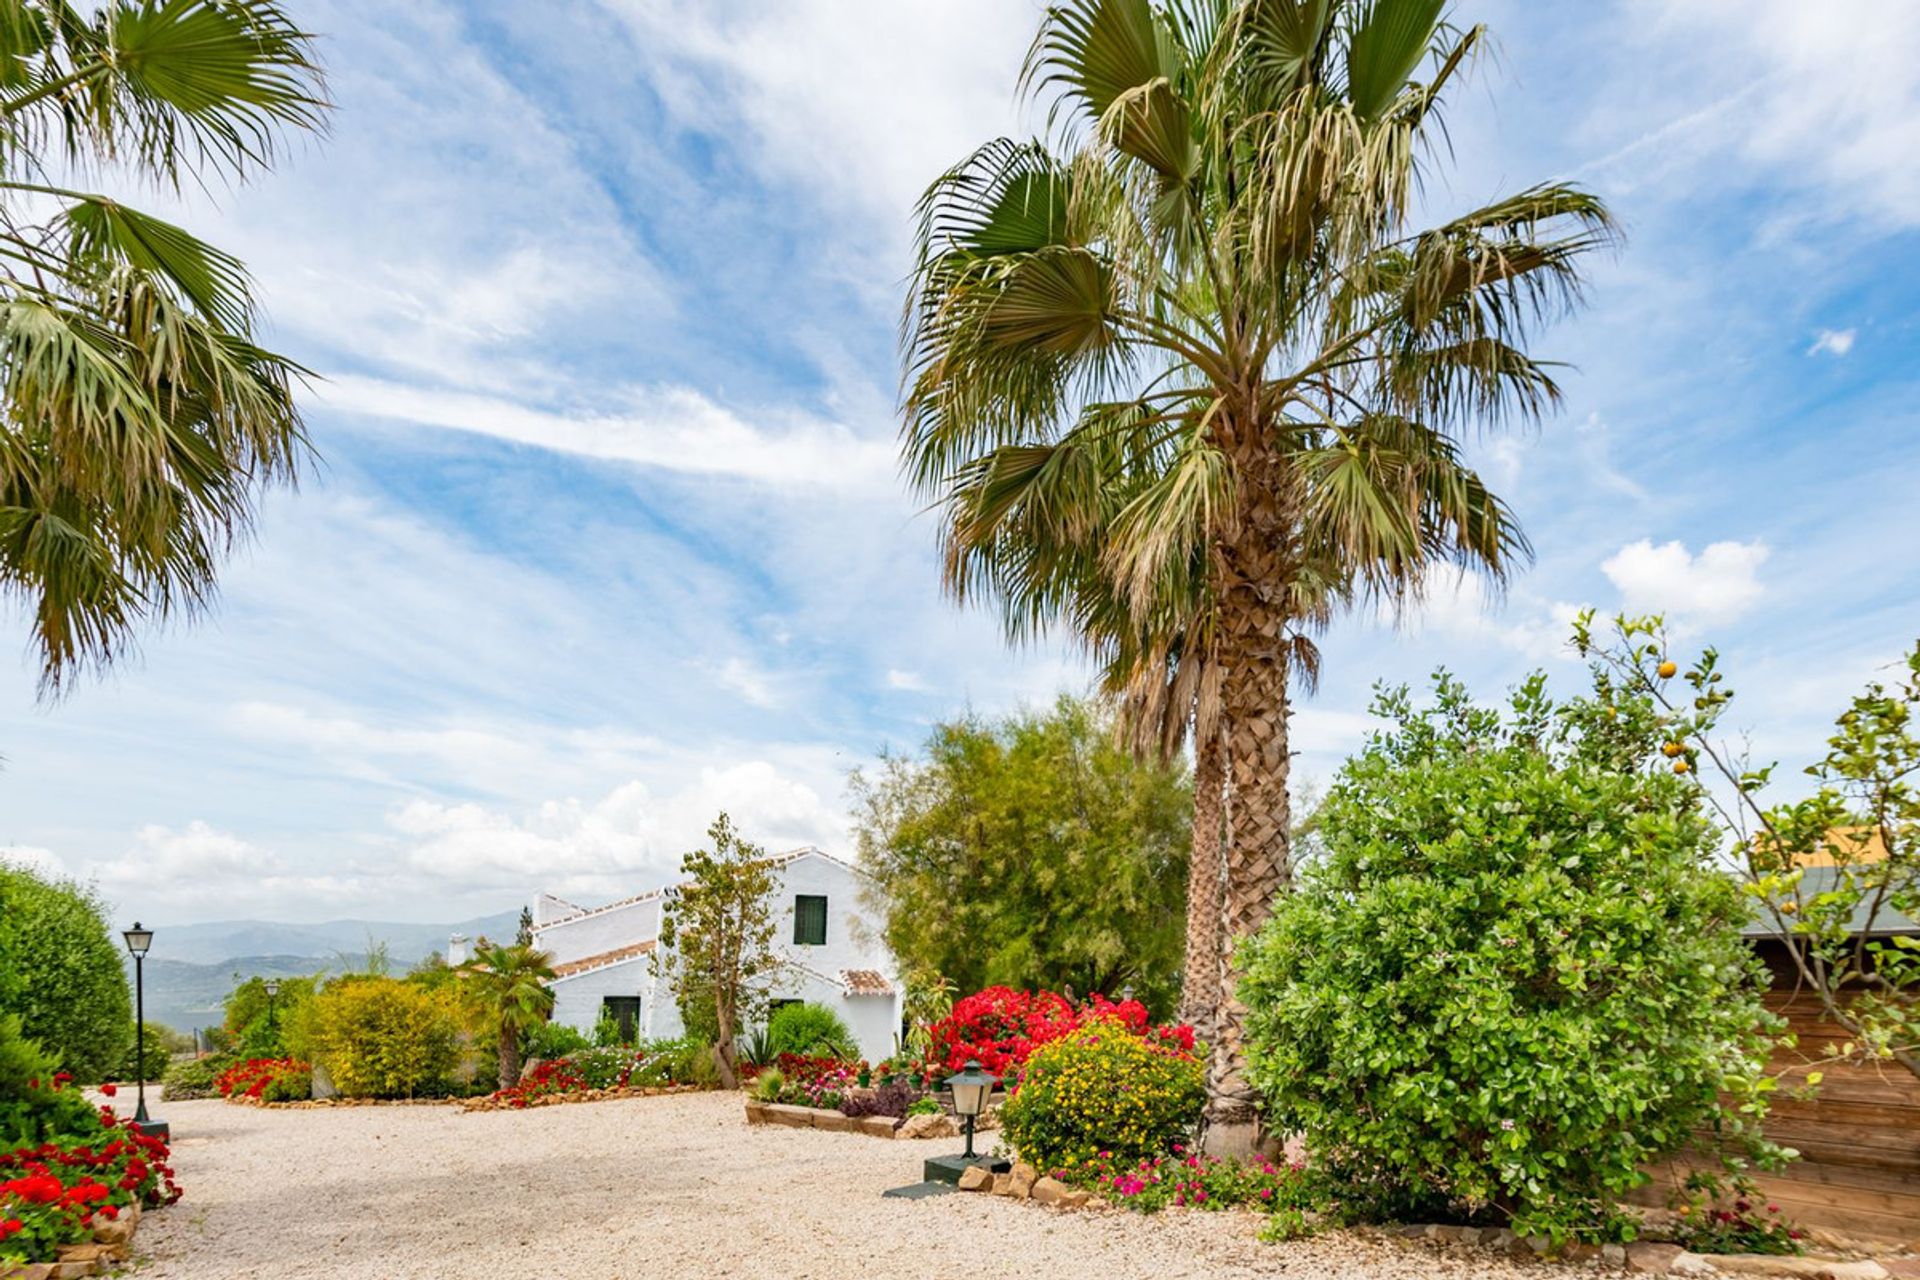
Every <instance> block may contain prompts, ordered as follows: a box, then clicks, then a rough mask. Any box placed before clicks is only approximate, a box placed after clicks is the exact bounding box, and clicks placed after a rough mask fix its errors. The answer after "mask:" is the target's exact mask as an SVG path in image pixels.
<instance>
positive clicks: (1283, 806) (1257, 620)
mask: <svg viewBox="0 0 1920 1280" xmlns="http://www.w3.org/2000/svg"><path fill="white" fill-rule="evenodd" d="M1262 434H1263V433H1260V432H1250V433H1249V437H1250V438H1249V439H1246V440H1243V441H1239V442H1236V443H1238V444H1239V445H1240V449H1239V452H1240V457H1239V458H1238V459H1237V461H1238V462H1239V465H1240V476H1241V494H1240V512H1239V517H1240V518H1239V522H1238V527H1237V529H1236V530H1235V534H1234V536H1233V537H1232V538H1230V539H1228V540H1226V541H1225V542H1223V544H1222V545H1221V547H1220V554H1219V568H1220V571H1221V587H1222V590H1221V594H1220V615H1219V624H1220V648H1219V660H1220V663H1221V689H1220V709H1221V715H1222V717H1223V723H1224V725H1225V730H1224V732H1225V737H1226V749H1227V796H1228V801H1227V823H1226V827H1227V839H1226V899H1225V900H1226V914H1225V919H1224V920H1223V926H1224V930H1225V937H1224V939H1223V951H1224V956H1225V959H1224V961H1223V964H1222V973H1221V985H1220V1002H1219V1006H1218V1009H1217V1013H1216V1021H1215V1025H1214V1040H1213V1055H1212V1058H1211V1060H1210V1061H1209V1062H1208V1066H1207V1130H1208V1136H1207V1145H1208V1147H1209V1149H1210V1150H1213V1151H1216V1152H1222V1153H1232V1152H1246V1151H1251V1150H1252V1149H1253V1147H1254V1146H1255V1145H1257V1143H1258V1140H1259V1130H1258V1120H1259V1096H1258V1094H1256V1093H1255V1091H1254V1089H1253V1084H1252V1081H1251V1080H1250V1079H1249V1078H1248V1074H1247V1060H1246V1014H1247V1011H1246V1008H1245V1006H1243V1005H1242V1004H1241V1003H1240V1001H1239V999H1238V997H1237V995H1236V993H1235V987H1236V985H1237V982H1236V969H1235V966H1234V960H1233V956H1234V951H1235V950H1236V949H1237V948H1238V946H1239V945H1240V944H1241V943H1242V942H1243V941H1245V940H1246V939H1247V938H1248V937H1251V936H1252V935H1253V934H1255V933H1257V932H1259V930H1260V927H1261V926H1262V925H1264V924H1265V923H1266V922H1267V916H1268V914H1269V913H1270V911H1271V910H1272V905H1273V900H1274V898H1275V897H1276V896H1278V895H1279V894H1280V893H1281V892H1282V891H1284V890H1285V889H1286V887H1287V885H1288V883H1289V882H1290V881H1291V878H1292V865H1291V861H1290V852H1291V851H1290V847H1289V846H1290V839H1289V836H1290V832H1291V825H1292V804H1291V801H1290V799H1289V797H1288V794H1287V774H1288V771H1289V768H1290V766H1291V764H1292V760H1291V758H1290V752H1289V749H1288V743H1287V717H1288V712H1289V707H1288V701H1287V668H1288V662H1289V659H1290V636H1289V634H1288V623H1289V621H1290V619H1291V609H1290V608H1289V601H1290V595H1289V592H1290V589H1291V587H1292V585H1293V584H1292V583H1291V581H1290V579H1291V577H1292V571H1293V565H1292V555H1291V552H1292V545H1293V532H1294V531H1293V527H1292V525H1293V521H1292V520H1291V519H1290V518H1289V505H1290V504H1289V503H1288V502H1287V500H1286V497H1285V494H1286V491H1287V490H1286V484H1285V479H1284V477H1283V476H1282V475H1281V474H1280V468H1281V467H1282V466H1283V465H1284V464H1283V463H1280V462H1278V461H1277V460H1276V459H1274V458H1272V457H1271V456H1270V455H1268V454H1267V453H1266V449H1265V443H1266V442H1265V441H1264V440H1263V439H1261V438H1260V437H1261V436H1262Z"/></svg>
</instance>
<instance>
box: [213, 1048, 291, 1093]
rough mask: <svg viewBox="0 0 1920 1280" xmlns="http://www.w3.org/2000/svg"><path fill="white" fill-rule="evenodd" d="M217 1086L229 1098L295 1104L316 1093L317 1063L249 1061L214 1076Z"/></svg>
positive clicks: (239, 1063)
mask: <svg viewBox="0 0 1920 1280" xmlns="http://www.w3.org/2000/svg"><path fill="white" fill-rule="evenodd" d="M213 1087H214V1088H215V1089H217V1090H219V1091H220V1096H221V1097H223V1098H227V1099H233V1098H257V1099H259V1100H260V1101H262V1102H295V1101H298V1100H300V1099H302V1098H307V1097H311V1096H312V1093H313V1064H312V1063H310V1062H301V1061H300V1060H299V1059H297V1058H249V1059H247V1060H246V1061H245V1062H238V1063H235V1064H234V1065H233V1066H231V1067H228V1068H227V1069H226V1070H225V1071H222V1072H221V1073H220V1074H219V1075H218V1076H215V1077H214V1081H213Z"/></svg>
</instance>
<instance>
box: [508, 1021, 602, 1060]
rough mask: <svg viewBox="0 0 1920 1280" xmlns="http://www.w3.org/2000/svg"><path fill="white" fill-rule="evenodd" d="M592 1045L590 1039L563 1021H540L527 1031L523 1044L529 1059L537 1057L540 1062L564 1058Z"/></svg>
mask: <svg viewBox="0 0 1920 1280" xmlns="http://www.w3.org/2000/svg"><path fill="white" fill-rule="evenodd" d="M593 1047H594V1045H593V1041H592V1040H590V1039H588V1038H587V1037H586V1036H584V1035H582V1034H580V1033H579V1032H578V1031H576V1030H574V1029H573V1028H572V1027H570V1026H568V1025H567V1024H566V1023H564V1022H543V1023H541V1024H540V1025H539V1026H538V1027H535V1028H534V1029H533V1030H532V1031H530V1032H528V1033H527V1038H526V1041H525V1044H524V1045H523V1048H524V1049H525V1051H526V1056H527V1057H528V1058H529V1059H533V1058H538V1059H540V1060H541V1061H542V1062H552V1061H553V1060H554V1059H555V1058H564V1057H567V1056H568V1055H569V1054H575V1053H579V1052H580V1051H581V1050H582V1049H591V1048H593Z"/></svg>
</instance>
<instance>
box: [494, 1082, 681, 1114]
mask: <svg viewBox="0 0 1920 1280" xmlns="http://www.w3.org/2000/svg"><path fill="white" fill-rule="evenodd" d="M706 1091H707V1087H706V1086H705V1085H699V1084H649V1085H638V1086H635V1085H622V1086H618V1087H615V1088H610V1089H575V1090H571V1091H569V1092H567V1093H543V1094H541V1095H540V1096H539V1097H536V1098H496V1097H494V1096H493V1095H492V1094H488V1095H486V1096H485V1097H480V1098H459V1099H456V1101H458V1103H459V1104H460V1109H461V1110H462V1111H527V1110H530V1109H531V1108H533V1107H558V1106H564V1105H566V1104H568V1103H573V1102H618V1101H620V1100H621V1099H622V1098H657V1097H659V1096H661V1095H662V1094H668V1093H705V1092H706Z"/></svg>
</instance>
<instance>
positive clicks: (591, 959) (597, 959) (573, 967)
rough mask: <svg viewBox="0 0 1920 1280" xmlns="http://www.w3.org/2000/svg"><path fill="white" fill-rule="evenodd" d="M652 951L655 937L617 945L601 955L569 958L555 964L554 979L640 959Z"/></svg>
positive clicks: (575, 975) (557, 979)
mask: <svg viewBox="0 0 1920 1280" xmlns="http://www.w3.org/2000/svg"><path fill="white" fill-rule="evenodd" d="M652 951H653V939H652V938H648V939H647V940H646V941H645V942H636V943H634V944H633V945H632V946H627V947H615V948H614V949H613V950H611V951H602V952H601V953H600V954H599V955H593V956H582V957H580V959H578V960H569V961H567V962H566V963H565V964H557V965H555V966H553V980H554V981H555V982H558V981H560V980H561V979H562V978H577V977H579V976H580V975H581V974H583V973H591V972H592V971H593V970H595V969H604V968H606V967H607V966H608V965H615V964H625V963H626V962H627V961H629V960H638V959H639V958H640V957H641V956H644V955H648V954H650V953H651V952H652Z"/></svg>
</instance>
